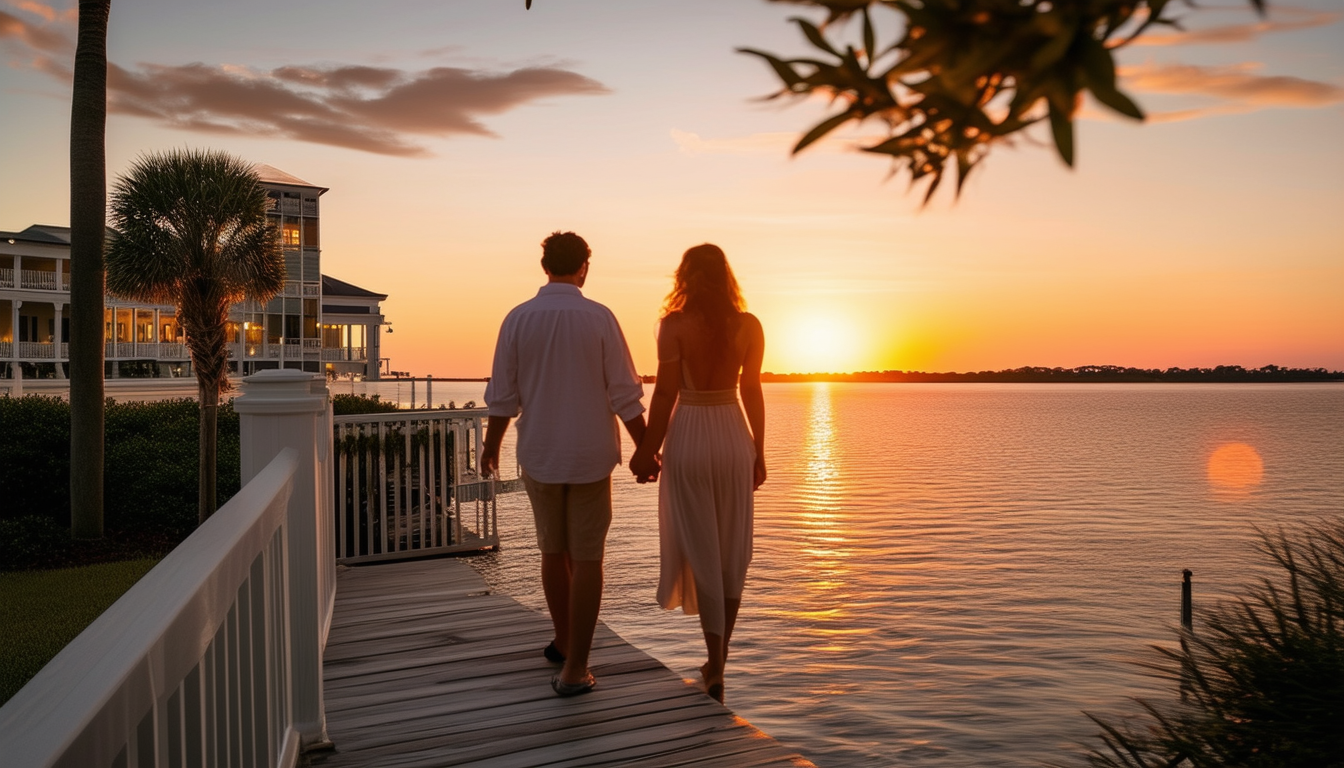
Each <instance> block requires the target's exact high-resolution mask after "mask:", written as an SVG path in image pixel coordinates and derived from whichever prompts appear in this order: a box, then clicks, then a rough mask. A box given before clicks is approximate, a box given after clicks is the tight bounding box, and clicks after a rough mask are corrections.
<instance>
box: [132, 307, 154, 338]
mask: <svg viewBox="0 0 1344 768" xmlns="http://www.w3.org/2000/svg"><path fill="white" fill-rule="evenodd" d="M135 340H136V342H138V343H140V344H148V343H150V342H152V341H154V310H152V309H137V310H136V311H135Z"/></svg>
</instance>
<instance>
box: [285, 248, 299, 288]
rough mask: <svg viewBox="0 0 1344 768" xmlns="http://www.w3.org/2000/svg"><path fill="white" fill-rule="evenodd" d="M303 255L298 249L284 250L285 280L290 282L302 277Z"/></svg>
mask: <svg viewBox="0 0 1344 768" xmlns="http://www.w3.org/2000/svg"><path fill="white" fill-rule="evenodd" d="M302 267H303V257H302V256H300V255H299V252H298V251H286V252H285V282H287V283H292V282H297V281H299V280H302V279H303V275H302V272H301V271H300V270H301V269H302Z"/></svg>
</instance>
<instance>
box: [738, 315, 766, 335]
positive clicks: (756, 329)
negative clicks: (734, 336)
mask: <svg viewBox="0 0 1344 768" xmlns="http://www.w3.org/2000/svg"><path fill="white" fill-rule="evenodd" d="M739 317H740V318H741V319H740V322H741V323H742V327H743V328H745V329H747V330H748V331H750V332H752V333H755V334H760V335H764V333H765V329H764V328H763V327H762V326H761V321H760V320H759V319H758V318H757V317H756V316H755V315H753V314H751V313H750V312H743V313H742V314H741V315H740V316H739Z"/></svg>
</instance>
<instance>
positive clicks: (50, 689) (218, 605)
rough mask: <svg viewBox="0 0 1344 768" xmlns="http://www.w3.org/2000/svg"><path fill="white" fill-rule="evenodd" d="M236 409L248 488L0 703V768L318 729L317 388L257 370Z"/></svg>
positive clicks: (308, 378) (323, 611)
mask: <svg viewBox="0 0 1344 768" xmlns="http://www.w3.org/2000/svg"><path fill="white" fill-rule="evenodd" d="M234 408H235V409H236V410H237V411H238V413H239V414H240V418H241V427H242V475H243V480H244V481H245V485H244V486H243V488H242V490H240V491H239V492H238V494H237V495H235V496H234V498H233V499H232V500H230V501H229V503H227V504H225V505H224V506H223V507H222V508H221V509H220V510H219V511H218V512H216V513H215V515H214V516H213V517H211V518H210V519H209V520H207V521H206V522H205V523H204V524H203V525H202V526H201V527H200V528H198V529H197V530H196V532H195V533H193V534H192V535H191V536H190V537H188V538H187V540H186V541H184V542H183V543H182V544H180V545H179V546H178V547H177V548H176V549H174V550H173V552H172V553H170V554H169V555H168V556H167V557H166V558H164V559H163V561H161V562H160V563H159V564H158V565H157V566H155V567H154V568H153V570H151V571H150V572H149V573H148V574H146V576H145V577H144V578H143V579H141V580H140V581H139V582H138V583H137V584H136V585H135V586H134V587H132V588H131V590H130V591H128V592H127V593H126V594H125V595H123V596H122V598H121V599H120V600H118V601H117V602H116V603H115V604H113V605H112V607H111V608H109V609H108V610H107V611H106V612H105V613H104V614H103V615H102V616H100V617H99V618H98V619H96V620H95V621H94V622H93V624H91V625H90V626H89V628H88V629H86V630H85V631H84V632H83V633H81V634H80V635H79V637H77V638H76V639H75V640H74V641H73V642H71V643H70V645H68V646H66V648H65V649H64V650H62V651H61V652H60V653H59V654H57V656H56V658H55V659H53V660H52V662H51V663H50V664H48V665H47V666H46V667H44V668H43V669H42V671H41V672H39V673H38V674H37V676H35V677H34V678H33V679H32V680H31V681H30V682H29V683H28V684H27V685H26V686H24V687H23V689H22V690H20V691H19V692H18V693H17V694H15V696H14V697H13V698H12V699H10V700H9V701H8V702H7V703H6V704H5V705H4V706H3V707H0V762H3V764H4V765H5V766H6V768H28V767H29V766H80V767H81V768H82V767H83V766H90V767H92V768H100V767H101V766H198V765H218V766H233V765H239V766H258V767H260V766H267V767H270V766H279V767H282V768H287V767H288V766H293V765H294V764H295V763H296V761H297V759H298V754H299V751H300V750H301V749H303V748H308V747H314V746H321V745H324V744H327V743H328V742H327V740H326V725H325V714H324V711H323V705H322V677H321V670H322V655H323V648H324V647H325V644H326V632H327V628H328V627H329V625H330V621H331V609H332V605H333V602H334V597H335V565H334V560H333V558H332V549H333V548H332V545H331V541H330V536H331V523H330V521H331V514H330V512H329V510H330V494H329V492H328V491H327V490H326V489H328V488H329V487H330V483H329V474H328V471H329V470H328V465H327V458H328V450H327V446H329V445H330V441H329V439H328V437H327V436H328V435H330V434H331V432H330V430H331V421H330V407H329V404H328V399H327V395H326V388H325V387H324V386H323V385H322V383H321V379H320V378H319V377H315V376H312V375H311V374H304V373H301V372H299V371H265V372H263V373H260V374H257V375H255V376H251V377H248V378H247V379H246V380H245V381H244V394H243V395H242V396H241V397H239V398H236V399H235V400H234Z"/></svg>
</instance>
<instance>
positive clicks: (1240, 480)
mask: <svg viewBox="0 0 1344 768" xmlns="http://www.w3.org/2000/svg"><path fill="white" fill-rule="evenodd" d="M1264 474H1265V464H1264V462H1263V461H1261V459H1260V453H1259V452H1258V451H1256V450H1255V449H1254V448H1252V447H1251V446H1249V445H1247V444H1246V443H1224V444H1223V445H1220V446H1218V447H1217V448H1216V449H1215V450H1214V452H1213V453H1212V454H1210V456H1209V464H1208V476H1209V485H1211V486H1213V488H1214V489H1215V490H1219V491H1230V492H1233V493H1246V492H1248V491H1250V490H1251V489H1252V488H1255V487H1256V486H1258V485H1260V482H1261V480H1263V479H1264Z"/></svg>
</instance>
